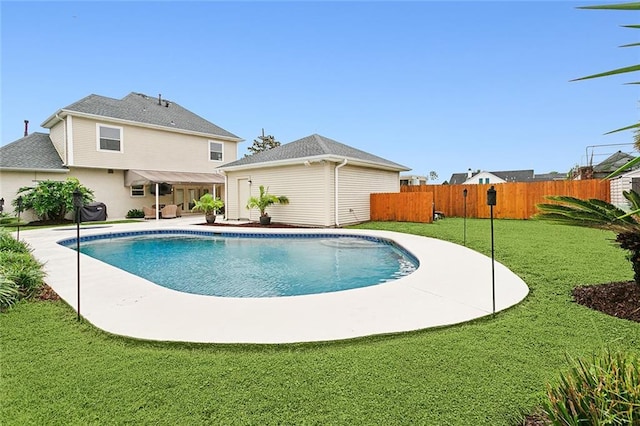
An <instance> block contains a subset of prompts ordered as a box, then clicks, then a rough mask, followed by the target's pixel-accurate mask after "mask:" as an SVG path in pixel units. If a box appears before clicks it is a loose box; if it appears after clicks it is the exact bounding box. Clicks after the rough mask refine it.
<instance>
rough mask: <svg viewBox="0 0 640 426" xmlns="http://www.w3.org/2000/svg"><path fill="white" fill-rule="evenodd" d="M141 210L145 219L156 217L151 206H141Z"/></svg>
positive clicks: (154, 210)
mask: <svg viewBox="0 0 640 426" xmlns="http://www.w3.org/2000/svg"><path fill="white" fill-rule="evenodd" d="M142 211H143V212H144V218H145V219H155V218H156V209H154V208H153V207H147V206H142Z"/></svg>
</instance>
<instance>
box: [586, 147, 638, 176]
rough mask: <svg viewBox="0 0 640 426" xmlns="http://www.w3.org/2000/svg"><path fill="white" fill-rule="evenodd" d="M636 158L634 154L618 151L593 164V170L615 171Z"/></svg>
mask: <svg viewBox="0 0 640 426" xmlns="http://www.w3.org/2000/svg"><path fill="white" fill-rule="evenodd" d="M634 158H635V157H634V156H633V155H630V154H627V153H625V152H622V151H618V152H616V153H614V154H613V155H611V156H610V157H608V158H606V159H605V160H603V161H602V162H600V163H599V164H596V165H595V166H593V171H594V172H604V173H611V172H615V171H616V170H618V169H619V168H620V167H622V166H624V165H625V164H627V163H628V162H629V161H631V160H633V159H634Z"/></svg>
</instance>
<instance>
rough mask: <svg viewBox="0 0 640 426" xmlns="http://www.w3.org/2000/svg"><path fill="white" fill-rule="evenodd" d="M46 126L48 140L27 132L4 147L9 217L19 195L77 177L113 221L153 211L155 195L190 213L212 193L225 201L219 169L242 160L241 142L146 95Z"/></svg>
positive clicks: (2, 173)
mask: <svg viewBox="0 0 640 426" xmlns="http://www.w3.org/2000/svg"><path fill="white" fill-rule="evenodd" d="M5 125H6V123H5ZM41 126H42V127H44V128H46V129H49V134H45V133H33V134H31V135H27V130H26V128H25V137H23V138H21V139H19V140H17V141H15V142H12V143H10V144H8V145H5V146H2V147H0V181H1V182H2V186H1V187H0V196H1V197H3V198H4V199H5V202H6V204H5V211H9V210H11V208H7V206H8V205H10V203H11V201H12V200H13V199H14V198H16V192H17V190H18V188H20V187H22V186H33V185H34V184H36V183H37V182H38V181H41V180H64V179H66V178H67V177H72V176H73V177H76V178H78V179H79V180H80V182H81V183H82V184H83V185H84V186H86V187H88V188H90V189H92V190H93V191H94V195H95V199H96V201H101V202H103V203H105V204H106V206H107V212H108V214H109V217H114V218H116V217H124V216H125V215H126V214H127V212H128V211H129V210H130V209H134V208H136V209H141V208H142V206H151V205H153V204H155V203H156V195H155V193H156V192H158V193H159V194H158V201H159V203H162V204H182V205H183V207H184V208H185V209H188V208H189V206H190V205H192V203H193V201H194V200H196V199H198V198H199V197H200V196H201V195H202V194H204V193H206V192H218V193H219V194H224V177H223V176H222V175H221V174H219V173H218V172H217V171H216V167H218V166H220V165H223V164H225V163H228V162H230V161H234V160H236V159H237V144H238V143H239V142H242V139H241V138H239V137H238V136H236V135H234V134H233V133H230V132H228V131H226V130H224V129H222V128H220V127H218V126H216V125H215V124H213V123H211V122H209V121H207V120H205V119H204V118H202V117H200V116H198V115H196V114H194V113H193V112H191V111H188V110H186V109H185V108H183V107H181V106H180V105H178V104H177V103H175V102H174V101H169V100H166V99H162V98H161V97H160V96H158V97H157V98H155V97H150V96H147V95H144V94H141V93H130V94H129V95H127V96H125V97H124V98H122V99H113V98H108V97H104V96H98V95H90V96H87V97H85V98H84V99H81V100H79V101H78V102H75V103H73V104H71V105H69V106H67V107H64V108H62V109H60V110H58V111H56V112H55V113H53V114H52V115H51V116H50V117H49V118H47V119H46V120H45V121H44V122H43V123H42V124H41ZM160 184H164V185H160Z"/></svg>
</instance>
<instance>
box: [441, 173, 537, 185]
mask: <svg viewBox="0 0 640 426" xmlns="http://www.w3.org/2000/svg"><path fill="white" fill-rule="evenodd" d="M478 173H479V172H473V173H472V175H471V176H475V175H477V174H478ZM487 173H491V174H492V175H495V176H497V177H499V178H500V179H503V180H505V181H507V182H531V181H533V177H534V173H533V170H505V171H500V172H487ZM467 176H468V174H467V173H454V174H452V175H451V178H450V179H449V184H450V185H460V184H462V183H465V182H466V181H467V179H468V177H467Z"/></svg>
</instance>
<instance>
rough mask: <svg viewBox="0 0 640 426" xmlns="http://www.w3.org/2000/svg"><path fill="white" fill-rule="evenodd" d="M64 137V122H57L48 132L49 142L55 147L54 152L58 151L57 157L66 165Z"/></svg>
mask: <svg viewBox="0 0 640 426" xmlns="http://www.w3.org/2000/svg"><path fill="white" fill-rule="evenodd" d="M64 137H65V136H64V122H62V121H59V122H58V123H57V124H56V125H54V126H53V127H52V128H51V129H50V130H49V138H50V139H51V142H53V146H54V147H55V149H56V151H58V155H59V156H60V158H62V161H63V162H64V163H65V164H66V163H67V156H66V147H65V140H64Z"/></svg>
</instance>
